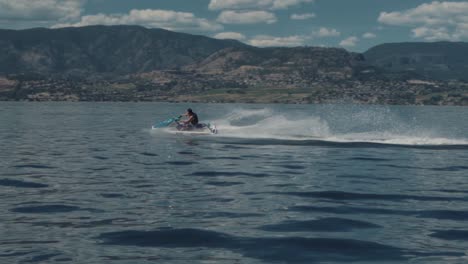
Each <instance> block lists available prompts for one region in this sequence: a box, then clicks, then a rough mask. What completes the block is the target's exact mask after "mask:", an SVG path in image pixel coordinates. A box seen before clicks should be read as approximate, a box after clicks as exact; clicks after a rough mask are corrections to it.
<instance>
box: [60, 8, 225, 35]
mask: <svg viewBox="0 0 468 264" xmlns="http://www.w3.org/2000/svg"><path fill="white" fill-rule="evenodd" d="M89 25H141V26H144V27H149V28H164V29H168V30H199V31H216V30H221V29H223V26H221V25H220V24H218V23H216V22H212V21H209V20H207V19H204V18H198V17H196V16H195V15H194V14H192V13H186V12H175V11H172V10H158V9H144V10H137V9H133V10H131V11H130V12H129V13H128V14H112V15H108V14H97V15H87V16H83V17H81V20H80V21H79V22H76V23H61V24H57V25H55V26H53V27H54V28H59V27H81V26H89Z"/></svg>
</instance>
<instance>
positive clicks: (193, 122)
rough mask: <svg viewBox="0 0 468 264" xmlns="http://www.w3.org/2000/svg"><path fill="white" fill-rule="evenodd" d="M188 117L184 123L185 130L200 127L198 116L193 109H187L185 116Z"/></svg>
mask: <svg viewBox="0 0 468 264" xmlns="http://www.w3.org/2000/svg"><path fill="white" fill-rule="evenodd" d="M184 115H185V116H187V118H188V119H187V120H185V121H182V124H183V130H192V129H194V128H198V127H199V123H198V115H197V114H196V113H195V112H193V111H192V109H191V108H189V109H187V112H186V113H185V114H184Z"/></svg>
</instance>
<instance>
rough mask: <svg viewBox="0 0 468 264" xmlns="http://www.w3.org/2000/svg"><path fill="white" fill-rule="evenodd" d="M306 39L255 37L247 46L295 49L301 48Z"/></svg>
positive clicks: (294, 37)
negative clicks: (296, 47)
mask: <svg viewBox="0 0 468 264" xmlns="http://www.w3.org/2000/svg"><path fill="white" fill-rule="evenodd" d="M306 39H307V38H306V37H304V36H297V35H296V36H289V37H275V36H268V35H257V36H255V37H253V38H252V39H250V40H249V44H250V45H253V46H257V47H295V46H303V45H304V43H305V41H306Z"/></svg>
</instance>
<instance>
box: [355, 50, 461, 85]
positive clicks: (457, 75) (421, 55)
mask: <svg viewBox="0 0 468 264" xmlns="http://www.w3.org/2000/svg"><path fill="white" fill-rule="evenodd" d="M364 57H365V59H366V60H367V62H368V63H369V64H371V65H374V66H376V67H379V68H382V69H383V70H385V71H388V72H399V73H404V74H415V75H419V76H420V77H421V78H426V79H436V80H447V79H462V80H465V81H468V43H464V42H433V43H423V42H419V43H418V42H415V43H390V44H382V45H378V46H376V47H373V48H371V49H369V50H368V51H366V52H365V53H364Z"/></svg>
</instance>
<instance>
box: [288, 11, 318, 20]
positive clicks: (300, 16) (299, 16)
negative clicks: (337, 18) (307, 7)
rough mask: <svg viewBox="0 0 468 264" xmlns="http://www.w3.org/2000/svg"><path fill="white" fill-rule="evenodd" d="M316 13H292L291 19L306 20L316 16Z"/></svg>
mask: <svg viewBox="0 0 468 264" xmlns="http://www.w3.org/2000/svg"><path fill="white" fill-rule="evenodd" d="M314 17H315V14H314V13H304V14H292V15H291V19H293V20H306V19H311V18H314Z"/></svg>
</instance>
